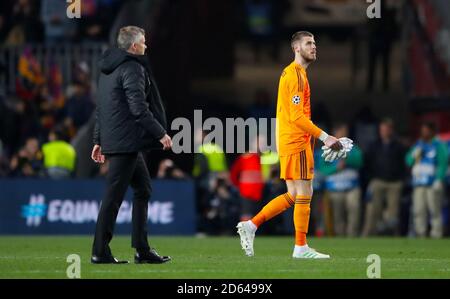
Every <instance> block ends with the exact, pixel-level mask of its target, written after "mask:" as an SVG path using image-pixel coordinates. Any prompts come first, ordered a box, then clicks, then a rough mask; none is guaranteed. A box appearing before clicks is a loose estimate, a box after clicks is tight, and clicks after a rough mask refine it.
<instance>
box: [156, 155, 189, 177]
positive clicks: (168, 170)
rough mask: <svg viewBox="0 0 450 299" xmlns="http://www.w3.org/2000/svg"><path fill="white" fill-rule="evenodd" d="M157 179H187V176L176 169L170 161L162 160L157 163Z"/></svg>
mask: <svg viewBox="0 0 450 299" xmlns="http://www.w3.org/2000/svg"><path fill="white" fill-rule="evenodd" d="M157 178H158V179H178V180H179V179H187V178H188V176H187V175H186V174H185V173H184V172H183V171H182V170H181V169H180V168H178V167H177V166H176V165H175V163H173V161H172V160H170V159H164V160H162V161H161V162H160V163H159V168H158V174H157Z"/></svg>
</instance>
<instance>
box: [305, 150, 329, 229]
mask: <svg viewBox="0 0 450 299" xmlns="http://www.w3.org/2000/svg"><path fill="white" fill-rule="evenodd" d="M321 155H322V149H321V148H320V147H319V146H315V147H314V161H316V163H315V164H314V179H313V190H314V192H313V195H312V199H311V219H310V228H311V233H312V234H314V235H315V236H317V237H321V236H323V235H324V234H325V233H327V232H328V231H331V229H328V228H327V221H328V220H329V219H332V217H331V216H330V217H329V214H330V213H329V212H330V210H331V209H329V200H328V198H327V197H325V196H324V195H325V176H324V175H323V174H322V172H321V171H320V167H319V165H320V162H319V161H320V160H321V159H322V157H321Z"/></svg>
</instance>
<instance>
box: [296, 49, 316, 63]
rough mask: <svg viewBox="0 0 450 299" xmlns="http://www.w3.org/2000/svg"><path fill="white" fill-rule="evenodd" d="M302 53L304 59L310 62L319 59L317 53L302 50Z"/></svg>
mask: <svg viewBox="0 0 450 299" xmlns="http://www.w3.org/2000/svg"><path fill="white" fill-rule="evenodd" d="M300 55H301V56H302V58H303V60H305V61H306V62H308V63H310V62H314V61H316V59H317V54H316V55H313V54H309V53H306V52H304V51H300Z"/></svg>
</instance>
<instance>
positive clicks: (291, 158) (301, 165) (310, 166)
mask: <svg viewBox="0 0 450 299" xmlns="http://www.w3.org/2000/svg"><path fill="white" fill-rule="evenodd" d="M280 178H282V179H283V180H312V179H313V178H314V156H313V153H312V150H311V146H307V147H306V148H305V149H304V150H302V151H300V152H299V153H296V154H291V155H286V156H280Z"/></svg>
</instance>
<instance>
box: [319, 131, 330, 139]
mask: <svg viewBox="0 0 450 299" xmlns="http://www.w3.org/2000/svg"><path fill="white" fill-rule="evenodd" d="M327 138H328V134H327V133H326V132H325V131H322V133H320V136H319V140H320V141H322V142H325V139H327Z"/></svg>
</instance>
